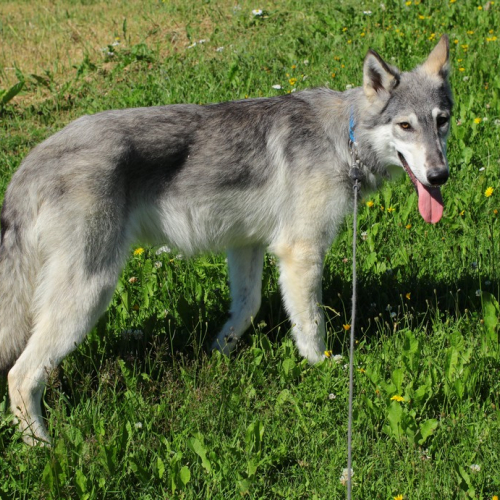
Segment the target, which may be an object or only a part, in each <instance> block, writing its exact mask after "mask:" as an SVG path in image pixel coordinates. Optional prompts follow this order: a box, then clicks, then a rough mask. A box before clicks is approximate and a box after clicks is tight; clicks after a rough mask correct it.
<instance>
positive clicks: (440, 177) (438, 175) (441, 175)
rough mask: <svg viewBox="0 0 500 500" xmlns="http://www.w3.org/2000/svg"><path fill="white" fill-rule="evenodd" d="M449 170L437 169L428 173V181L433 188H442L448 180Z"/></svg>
mask: <svg viewBox="0 0 500 500" xmlns="http://www.w3.org/2000/svg"><path fill="white" fill-rule="evenodd" d="M448 176H449V174H448V170H447V169H446V168H441V169H438V168H435V169H433V170H430V171H429V172H427V180H428V181H429V182H430V183H431V184H432V185H433V186H442V185H443V184H444V183H445V182H446V181H447V180H448Z"/></svg>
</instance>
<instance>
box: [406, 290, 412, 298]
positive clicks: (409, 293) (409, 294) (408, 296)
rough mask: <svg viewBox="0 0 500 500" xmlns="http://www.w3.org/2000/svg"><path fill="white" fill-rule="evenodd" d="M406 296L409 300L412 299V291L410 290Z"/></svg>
mask: <svg viewBox="0 0 500 500" xmlns="http://www.w3.org/2000/svg"><path fill="white" fill-rule="evenodd" d="M406 298H407V299H408V300H410V299H411V292H408V293H407V294H406Z"/></svg>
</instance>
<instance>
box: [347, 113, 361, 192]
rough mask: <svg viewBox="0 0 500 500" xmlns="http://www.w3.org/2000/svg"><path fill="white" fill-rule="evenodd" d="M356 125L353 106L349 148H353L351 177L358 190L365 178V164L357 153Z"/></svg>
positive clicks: (350, 118)
mask: <svg viewBox="0 0 500 500" xmlns="http://www.w3.org/2000/svg"><path fill="white" fill-rule="evenodd" d="M355 126H356V123H355V121H354V109H353V108H351V114H350V116H349V149H350V150H351V157H352V163H351V168H350V170H349V177H350V178H351V179H352V181H353V186H354V189H355V190H358V189H359V188H360V183H361V181H362V180H363V178H364V174H363V172H362V170H361V168H362V167H363V166H364V165H363V164H362V163H361V162H360V160H359V158H358V154H357V144H356V138H355V137H354V127H355Z"/></svg>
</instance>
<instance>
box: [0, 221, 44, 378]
mask: <svg viewBox="0 0 500 500" xmlns="http://www.w3.org/2000/svg"><path fill="white" fill-rule="evenodd" d="M2 215H3V213H2ZM1 231H2V239H1V243H0V373H3V374H5V373H7V371H8V370H9V369H10V368H11V367H12V365H13V364H14V363H15V361H16V359H17V358H18V357H19V355H20V354H21V353H22V351H23V350H24V348H25V347H26V344H27V342H28V340H29V337H30V334H31V306H30V304H31V302H32V300H33V291H34V281H35V279H34V276H33V272H34V271H35V270H34V267H33V261H32V259H33V252H32V251H30V249H29V248H27V244H26V243H27V242H26V241H23V240H22V236H23V235H22V231H21V230H20V229H19V228H16V227H15V226H14V227H10V226H9V225H8V224H7V221H6V220H5V218H4V217H2V228H1Z"/></svg>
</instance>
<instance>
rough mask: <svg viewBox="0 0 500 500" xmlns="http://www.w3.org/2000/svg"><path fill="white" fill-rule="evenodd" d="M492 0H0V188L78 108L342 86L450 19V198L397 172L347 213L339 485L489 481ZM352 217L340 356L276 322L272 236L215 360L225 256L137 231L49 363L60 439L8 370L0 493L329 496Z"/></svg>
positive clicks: (496, 238)
mask: <svg viewBox="0 0 500 500" xmlns="http://www.w3.org/2000/svg"><path fill="white" fill-rule="evenodd" d="M256 9H259V12H257V11H255V12H252V11H254V10H256ZM499 11H500V1H499V2H498V3H497V2H491V1H490V2H487V3H484V0H483V1H481V2H475V1H471V0H456V1H455V0H447V1H446V2H441V1H437V0H428V1H426V2H419V1H407V2H404V1H394V0H386V1H385V2H384V4H381V3H380V1H378V0H377V1H362V2H358V1H348V0H345V1H340V0H339V1H337V2H321V1H317V0H302V1H297V0H279V1H275V2H270V1H267V0H266V1H263V2H261V3H260V4H256V3H249V2H248V1H246V0H243V1H241V2H239V3H236V2H229V1H225V0H223V1H210V0H204V1H200V2H191V1H187V0H173V1H163V2H161V1H155V2H153V1H145V2H139V1H128V2H125V1H119V0H109V1H107V2H100V1H94V0H40V1H38V2H36V3H35V2H31V1H28V0H16V1H7V0H0V12H1V16H0V37H1V38H0V40H1V44H0V200H1V198H2V197H3V193H4V191H5V188H6V186H7V183H8V181H9V179H10V177H11V176H12V174H13V172H14V171H15V170H16V168H17V167H18V166H19V163H20V162H21V160H22V158H23V157H24V156H25V155H26V154H27V152H28V151H29V150H30V149H31V148H32V147H33V146H34V145H36V144H37V143H39V142H40V141H41V140H43V139H44V138H46V137H48V136H49V135H51V134H52V133H54V132H55V131H56V130H59V129H60V128H62V127H63V126H64V125H65V124H67V123H68V122H70V121H71V120H72V119H74V118H76V117H78V116H80V115H82V114H85V113H95V112H98V111H101V110H105V109H109V108H124V107H134V106H152V105H159V104H169V103H178V102H192V103H209V102H217V101H222V100H230V99H237V98H246V97H258V96H272V95H276V94H280V93H286V92H291V91H294V90H295V89H297V90H300V89H303V88H307V87H314V86H327V87H330V88H336V89H340V90H343V89H345V88H346V86H348V85H355V86H356V85H360V84H361V81H362V62H363V57H364V55H365V53H366V50H367V49H368V48H370V47H371V48H374V49H376V50H377V51H378V52H379V53H380V54H381V55H382V56H383V57H385V58H386V60H387V61H388V62H390V63H392V64H396V65H398V66H399V67H400V68H402V69H411V68H412V67H413V66H414V65H415V64H417V63H419V62H422V61H423V59H424V58H425V57H426V55H427V54H428V52H429V51H430V50H431V49H432V47H433V46H434V45H435V43H436V41H437V40H438V39H439V36H440V35H441V34H442V33H448V34H449V36H450V40H451V57H452V65H453V73H452V86H453V89H454V94H455V101H456V106H455V109H454V117H453V123H452V132H451V137H450V140H449V151H448V156H449V161H450V166H451V178H450V181H449V182H448V184H447V185H446V186H445V187H444V188H443V197H444V200H445V215H444V217H443V219H442V221H441V222H440V223H439V224H437V225H436V226H430V225H426V224H425V223H424V222H423V221H422V220H421V218H420V216H419V214H418V210H417V199H416V195H415V193H414V190H413V187H412V186H411V183H410V182H409V181H408V179H404V180H401V181H400V182H399V183H396V184H391V185H387V186H386V187H385V188H384V189H383V190H382V191H381V192H380V193H379V194H375V195H373V196H371V197H370V198H368V199H365V200H363V201H362V206H361V209H360V212H359V233H358V234H359V241H358V244H359V246H358V258H359V261H358V269H359V271H358V274H359V285H358V289H359V299H358V301H359V302H358V303H359V304H360V306H359V313H358V314H359V315H358V318H359V319H358V322H357V324H358V325H359V328H358V331H357V332H356V337H357V352H356V360H355V366H356V378H355V384H356V390H355V391H356V392H355V402H354V419H355V421H354V434H353V459H354V462H353V469H354V487H353V495H354V498H360V499H372V498H373V499H375V498H381V499H390V498H405V499H431V498H432V499H435V498H443V499H444V498H481V499H491V498H495V495H500V466H499V463H500V424H499V417H500V378H499V375H500V348H499V343H498V329H499V327H498V322H499V315H500V308H499V304H498V300H499V292H500V280H499V277H500V271H499V265H498V259H499V255H500V221H499V217H500V216H499V214H498V210H500V202H499V196H500V186H499V178H500V175H499V169H500V146H499V144H500V39H499V38H500V12H499ZM497 37H499V38H497ZM276 85H280V86H281V89H275V88H273V86H276ZM2 91H5V92H2ZM490 188H491V189H490ZM351 223H352V219H348V220H347V221H346V224H345V229H344V230H343V231H342V233H341V234H340V236H339V238H338V239H337V240H336V242H335V243H334V244H333V246H332V249H331V251H330V253H329V254H328V256H327V259H326V264H325V273H324V280H323V285H324V290H325V291H324V308H325V313H326V316H327V327H328V342H329V348H331V349H332V351H333V353H334V354H339V355H342V356H343V357H342V358H340V357H337V358H335V359H330V360H326V361H325V362H324V363H322V364H320V365H317V366H309V365H308V364H307V363H306V362H305V361H304V360H302V359H300V358H299V356H298V355H297V353H296V351H295V348H294V346H293V343H292V341H291V339H290V336H289V324H288V323H287V321H286V315H285V313H284V311H283V308H282V305H281V302H280V297H279V292H278V289H277V268H276V261H275V258H274V257H273V256H272V255H267V256H266V262H265V273H264V282H263V290H264V292H263V293H264V300H263V307H262V310H261V312H260V313H259V316H258V317H257V318H256V320H255V324H254V327H253V329H252V330H251V331H250V332H249V333H248V334H247V335H246V336H245V338H244V342H243V345H242V346H241V348H240V350H239V351H238V353H237V355H236V356H235V357H233V358H231V359H227V358H224V357H222V356H220V355H218V354H217V353H216V354H210V353H208V352H207V351H206V346H207V343H208V341H209V340H210V339H211V338H212V337H213V336H214V335H215V334H216V332H217V329H218V327H220V326H221V324H222V323H223V321H224V319H225V314H226V311H227V309H228V306H229V292H228V286H227V272H226V267H225V261H224V256H216V255H208V256H201V257H199V258H197V259H195V260H185V259H184V258H183V256H182V255H180V254H178V253H175V252H174V253H161V252H160V253H159V252H158V249H156V248H144V249H141V248H134V249H131V252H130V261H129V263H128V265H127V267H126V269H125V270H124V273H123V275H122V277H121V279H120V282H119V286H118V289H117V291H116V293H115V295H114V298H113V302H112V304H111V306H110V308H109V310H108V312H107V313H106V315H105V316H104V317H103V318H102V319H101V320H100V321H99V324H98V325H97V327H96V328H95V329H94V330H93V331H92V333H91V334H90V335H89V337H88V339H87V340H86V341H85V342H84V343H83V344H82V346H80V348H79V349H78V350H77V351H76V352H75V353H74V354H73V355H71V356H69V357H68V358H67V359H66V360H64V362H63V363H62V365H61V366H60V367H59V369H58V370H57V371H55V372H54V373H52V374H51V376H50V380H49V384H48V387H47V390H46V393H45V396H44V405H45V409H46V417H47V423H48V426H49V430H50V433H51V435H52V436H53V437H54V446H53V447H52V448H34V449H30V448H28V447H26V446H25V445H23V443H22V441H21V437H20V435H19V434H18V433H17V432H16V430H15V428H14V427H13V426H12V425H11V416H10V414H9V412H8V411H7V408H8V398H7V393H6V387H5V380H1V381H0V498H1V499H3V498H83V499H89V498H96V499H100V498H123V499H129V498H134V499H136V498H137V499H139V498H140V499H156V498H186V499H187V498H239V497H240V496H243V497H248V498H262V499H268V498H287V499H296V498H297V499H298V498H311V499H336V498H343V497H344V496H345V492H346V488H345V486H344V485H343V484H342V483H341V481H340V477H341V474H342V471H343V468H344V467H346V463H347V451H346V440H347V437H346V436H347V396H348V388H347V375H348V373H347V370H346V364H347V363H348V359H347V357H346V355H347V349H348V333H349V332H348V329H349V324H350V295H351V285H352V280H351V265H352V261H351V244H352V227H351ZM0 300H1V298H0ZM1 320H2V319H1V318H0V321H1ZM496 498H498V497H496Z"/></svg>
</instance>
